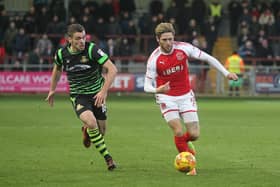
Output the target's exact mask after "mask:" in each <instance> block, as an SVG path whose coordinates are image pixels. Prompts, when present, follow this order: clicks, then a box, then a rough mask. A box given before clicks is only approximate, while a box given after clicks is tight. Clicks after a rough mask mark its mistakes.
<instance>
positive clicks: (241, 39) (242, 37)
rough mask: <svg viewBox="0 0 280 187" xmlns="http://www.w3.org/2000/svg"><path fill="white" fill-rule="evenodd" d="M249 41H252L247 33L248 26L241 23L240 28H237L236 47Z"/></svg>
mask: <svg viewBox="0 0 280 187" xmlns="http://www.w3.org/2000/svg"><path fill="white" fill-rule="evenodd" d="M249 39H252V38H251V35H250V32H249V26H248V24H247V22H245V21H242V23H241V24H240V27H239V28H238V36H237V44H238V46H241V45H243V44H244V43H245V42H246V41H247V40H249Z"/></svg>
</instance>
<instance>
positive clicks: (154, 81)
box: [144, 23, 238, 175]
mask: <svg viewBox="0 0 280 187" xmlns="http://www.w3.org/2000/svg"><path fill="white" fill-rule="evenodd" d="M155 34H156V40H157V42H158V44H159V47H158V48H156V49H155V50H154V51H153V52H152V54H151V55H150V57H149V59H148V63H147V71H146V76H145V84H144V90H145V92H149V93H155V96H156V102H157V103H158V104H159V106H160V110H161V113H162V116H163V117H164V119H165V120H166V122H167V123H168V125H169V126H170V128H171V129H172V131H173V133H174V142H175V145H176V148H177V150H178V152H185V151H187V152H191V153H193V154H194V155H195V154H196V152H195V150H194V148H193V146H192V145H191V144H190V142H191V141H194V140H196V139H197V138H198V137H199V134H200V127H199V119H198V115H197V105H196V100H195V96H194V93H193V91H192V90H191V86H190V80H189V72H188V59H189V58H194V59H199V60H201V61H205V62H208V63H209V64H211V65H212V66H214V67H215V68H216V69H217V70H218V71H220V72H221V73H222V74H223V75H224V76H225V77H227V78H228V79H229V80H237V79H238V77H237V75H236V74H235V73H230V72H228V71H227V70H226V69H225V68H224V67H223V66H222V65H221V63H220V62H219V61H218V60H217V59H216V58H214V57H212V56H210V55H209V54H207V53H205V52H203V51H201V50H200V49H198V48H197V47H194V46H193V45H191V44H189V43H185V42H178V41H174V36H175V30H174V28H173V26H172V24H171V23H160V24H158V25H157V27H156V28H155ZM181 119H182V121H183V123H184V124H185V126H186V132H184V128H183V125H182V124H181ZM187 174H188V175H196V169H193V170H192V171H190V172H189V173H187Z"/></svg>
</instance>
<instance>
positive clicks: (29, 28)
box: [23, 6, 37, 34]
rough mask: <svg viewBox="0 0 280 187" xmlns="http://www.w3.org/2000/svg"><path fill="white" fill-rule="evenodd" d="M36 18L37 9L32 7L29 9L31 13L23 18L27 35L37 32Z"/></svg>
mask: <svg viewBox="0 0 280 187" xmlns="http://www.w3.org/2000/svg"><path fill="white" fill-rule="evenodd" d="M36 17H37V14H36V10H35V7H34V6H31V7H30V8H29V11H28V12H27V13H26V14H25V15H24V17H23V25H24V30H25V32H26V33H27V34H31V33H36V32H37V24H36Z"/></svg>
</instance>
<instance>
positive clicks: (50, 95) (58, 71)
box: [46, 49, 62, 106]
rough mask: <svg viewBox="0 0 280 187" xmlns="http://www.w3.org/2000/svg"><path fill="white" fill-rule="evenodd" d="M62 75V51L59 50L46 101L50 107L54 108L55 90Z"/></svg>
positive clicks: (55, 58)
mask: <svg viewBox="0 0 280 187" xmlns="http://www.w3.org/2000/svg"><path fill="white" fill-rule="evenodd" d="M61 73H62V49H59V50H57V51H56V53H55V55H54V66H53V70H52V76H51V85H50V89H49V93H48V96H47V98H46V101H48V103H49V105H50V106H53V103H54V94H55V89H56V86H57V83H58V81H59V79H60V76H61Z"/></svg>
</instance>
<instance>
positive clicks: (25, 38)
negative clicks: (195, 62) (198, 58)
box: [0, 0, 280, 70]
mask: <svg viewBox="0 0 280 187" xmlns="http://www.w3.org/2000/svg"><path fill="white" fill-rule="evenodd" d="M279 6H280V5H279V2H278V1H277V0H273V1H267V0H231V1H230V2H229V4H228V7H223V5H222V4H221V1H219V0H211V2H207V3H206V1H204V0H193V1H188V0H171V1H170V4H169V6H168V7H164V3H163V2H162V0H151V1H149V6H148V7H149V9H148V10H145V11H143V10H142V11H141V12H140V11H139V10H138V7H136V4H135V2H134V0H104V1H101V3H98V2H96V1H94V0H92V1H80V0H70V1H69V9H68V11H66V9H65V5H64V0H34V1H33V6H31V7H30V9H29V11H27V12H20V13H19V12H8V11H7V10H5V8H2V9H1V15H0V63H13V64H14V69H15V70H17V67H20V64H21V63H23V59H26V60H25V62H24V63H28V64H34V65H36V64H38V62H39V64H49V63H50V59H51V57H52V54H53V53H54V51H55V50H56V49H57V48H58V47H60V46H64V45H65V44H66V40H65V36H64V33H65V31H66V27H67V25H68V24H71V23H80V24H82V25H84V27H85V28H86V31H87V34H88V35H87V39H88V40H93V41H95V42H96V43H98V44H99V46H100V47H101V48H102V49H104V50H105V51H106V52H107V53H108V54H109V55H110V56H131V55H134V54H144V55H147V54H149V53H150V52H151V51H152V50H153V49H154V48H155V47H156V46H157V43H156V41H155V39H154V27H155V26H156V25H157V24H158V23H159V22H162V21H168V22H171V23H173V25H174V26H175V28H176V32H177V33H176V35H177V39H178V40H182V41H188V42H190V43H192V44H193V45H195V46H197V47H199V48H201V49H203V50H204V51H206V52H208V53H210V54H211V53H212V50H213V46H214V43H215V41H216V39H217V37H218V33H219V30H221V29H224V28H223V27H221V22H222V21H223V19H224V17H225V12H228V13H229V20H230V34H231V36H232V37H236V39H237V43H238V47H239V49H238V52H239V54H240V55H241V56H242V57H266V58H274V57H275V58H279V56H280V54H279V51H280V49H279V38H278V40H277V37H276V40H272V39H273V37H274V36H278V37H279V33H280V11H279ZM272 41H273V44H272ZM6 56H8V57H11V58H5V57H6ZM5 59H6V60H5ZM7 59H8V60H7ZM248 63H249V62H248ZM265 64H266V65H272V64H269V63H267V62H266V63H265ZM34 68H38V67H36V66H34Z"/></svg>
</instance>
